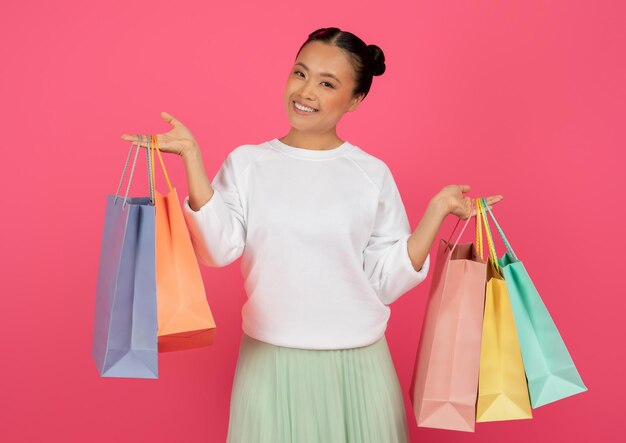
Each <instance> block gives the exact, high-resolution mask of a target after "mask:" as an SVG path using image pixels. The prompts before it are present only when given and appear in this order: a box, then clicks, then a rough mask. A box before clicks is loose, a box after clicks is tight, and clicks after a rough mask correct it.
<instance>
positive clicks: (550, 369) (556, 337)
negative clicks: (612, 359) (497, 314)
mask: <svg viewBox="0 0 626 443" xmlns="http://www.w3.org/2000/svg"><path fill="white" fill-rule="evenodd" d="M483 203H484V205H485V207H486V209H487V210H488V211H489V214H490V216H491V219H492V220H493V222H494V224H495V225H496V227H497V229H498V232H499V233H500V236H501V237H502V241H503V242H504V244H505V246H506V250H507V252H506V253H505V254H504V255H503V256H502V257H501V258H500V259H498V264H499V266H500V268H501V269H502V274H503V276H504V281H505V282H506V287H507V290H508V292H509V296H510V299H511V306H512V308H513V316H514V318H515V326H516V328H517V333H518V337H519V343H520V348H521V351H522V359H523V361H524V370H525V372H526V378H527V380H528V388H529V391H530V401H531V405H532V407H533V408H538V407H539V406H543V405H545V404H548V403H552V402H555V401H558V400H561V399H563V398H566V397H569V396H572V395H575V394H579V393H581V392H585V391H586V390H587V387H586V386H585V385H584V383H583V381H582V379H581V377H580V374H579V373H578V370H577V369H576V366H575V365H574V362H573V360H572V357H571V356H570V354H569V352H568V350H567V347H566V346H565V343H564V342H563V338H562V337H561V334H560V333H559V331H558V329H557V327H556V325H555V323H554V321H553V320H552V317H551V316H550V313H549V312H548V310H547V308H546V306H545V304H544V302H543V300H542V299H541V296H540V295H539V292H538V291H537V288H536V287H535V285H534V283H533V281H532V280H531V278H530V276H529V275H528V272H527V271H526V268H525V267H524V264H523V263H522V262H521V261H520V260H519V258H518V257H517V255H516V254H515V252H514V251H513V248H511V245H510V243H509V241H508V239H507V238H506V236H505V235H504V232H503V231H502V228H501V227H500V225H499V224H498V222H497V220H496V218H495V216H494V215H493V212H492V211H491V208H490V207H489V206H488V205H487V204H486V202H483Z"/></svg>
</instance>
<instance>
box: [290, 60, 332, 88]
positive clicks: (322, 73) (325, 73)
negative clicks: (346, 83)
mask: <svg viewBox="0 0 626 443" xmlns="http://www.w3.org/2000/svg"><path fill="white" fill-rule="evenodd" d="M296 65H300V66H302V67H303V68H304V69H306V70H307V71H308V70H309V68H308V67H307V65H305V64H304V63H302V62H298V63H296ZM320 75H321V76H322V77H331V78H334V79H335V80H337V82H338V83H339V84H341V80H339V79H338V78H337V77H336V76H335V74H331V73H330V72H320Z"/></svg>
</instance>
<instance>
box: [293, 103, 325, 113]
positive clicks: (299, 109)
mask: <svg viewBox="0 0 626 443" xmlns="http://www.w3.org/2000/svg"><path fill="white" fill-rule="evenodd" d="M291 102H292V104H293V106H294V107H295V108H296V109H297V110H298V111H302V112H310V113H311V114H313V113H314V112H318V111H319V109H315V108H312V107H310V106H306V107H305V108H306V109H302V108H301V107H300V108H299V107H298V106H303V105H301V104H300V103H297V102H296V101H295V100H292V101H291ZM296 103H297V105H296ZM309 109H312V111H309Z"/></svg>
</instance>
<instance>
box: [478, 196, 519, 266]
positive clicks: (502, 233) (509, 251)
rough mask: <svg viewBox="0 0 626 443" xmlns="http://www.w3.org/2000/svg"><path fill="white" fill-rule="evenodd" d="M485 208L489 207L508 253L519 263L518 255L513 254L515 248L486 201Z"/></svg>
mask: <svg viewBox="0 0 626 443" xmlns="http://www.w3.org/2000/svg"><path fill="white" fill-rule="evenodd" d="M485 206H486V207H487V210H488V211H489V215H491V219H492V220H493V222H494V223H495V225H496V228H497V229H498V232H499V233H500V237H501V238H502V241H503V243H504V246H505V247H506V250H507V252H508V253H509V254H510V255H511V257H513V259H514V260H516V261H517V260H518V258H517V255H516V254H515V252H513V248H512V247H511V244H510V243H509V240H508V239H507V238H506V235H504V232H503V231H502V228H501V227H500V224H499V223H498V220H496V217H495V216H494V215H493V212H492V211H491V208H490V207H489V205H488V204H487V202H486V201H485Z"/></svg>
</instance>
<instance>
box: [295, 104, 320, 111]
mask: <svg viewBox="0 0 626 443" xmlns="http://www.w3.org/2000/svg"><path fill="white" fill-rule="evenodd" d="M294 104H295V106H296V108H298V109H300V110H301V111H306V112H315V109H313V108H308V107H306V106H301V105H299V104H298V103H297V102H294Z"/></svg>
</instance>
